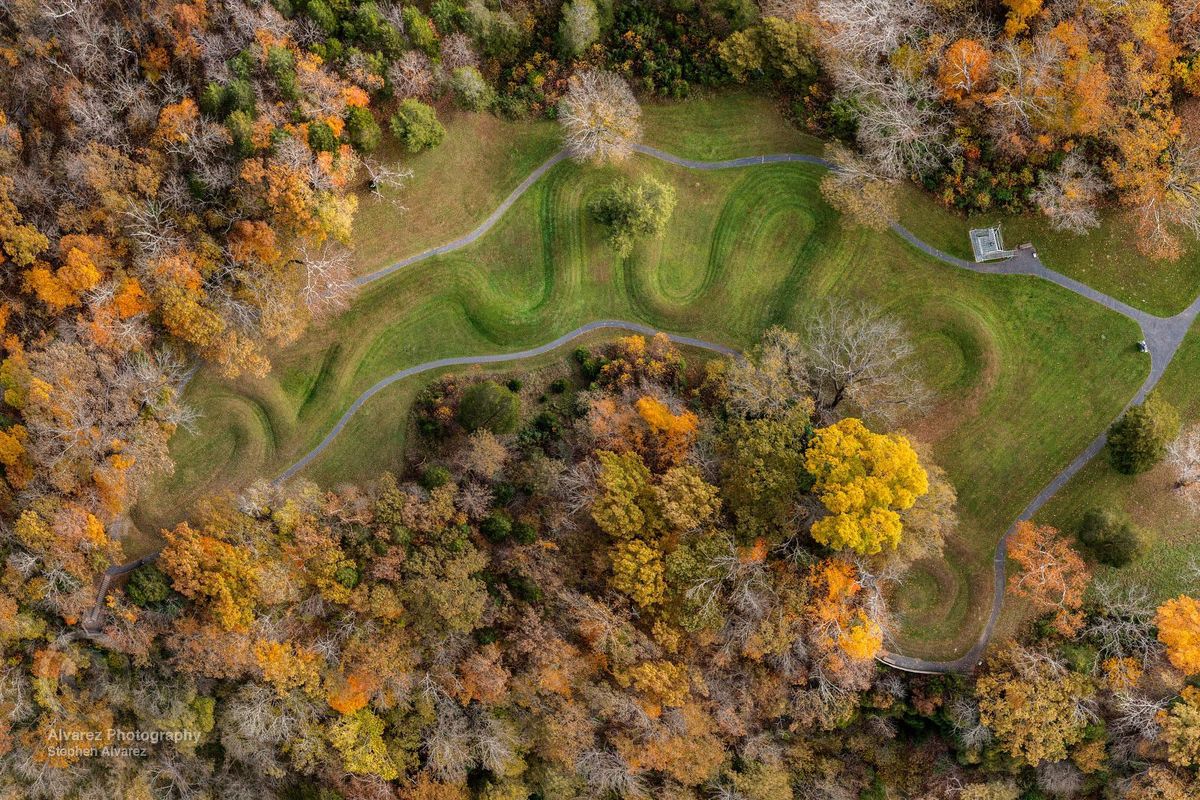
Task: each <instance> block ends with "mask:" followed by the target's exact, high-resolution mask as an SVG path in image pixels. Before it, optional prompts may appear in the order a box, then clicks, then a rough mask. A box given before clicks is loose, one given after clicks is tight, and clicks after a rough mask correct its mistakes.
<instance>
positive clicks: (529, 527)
mask: <svg viewBox="0 0 1200 800" xmlns="http://www.w3.org/2000/svg"><path fill="white" fill-rule="evenodd" d="M512 535H513V538H514V539H516V540H517V541H518V542H520V543H521V544H533V543H534V542H536V541H537V536H538V532H537V526H536V525H534V524H533V523H531V522H526V521H524V520H518V521H517V522H514V523H513V527H512Z"/></svg>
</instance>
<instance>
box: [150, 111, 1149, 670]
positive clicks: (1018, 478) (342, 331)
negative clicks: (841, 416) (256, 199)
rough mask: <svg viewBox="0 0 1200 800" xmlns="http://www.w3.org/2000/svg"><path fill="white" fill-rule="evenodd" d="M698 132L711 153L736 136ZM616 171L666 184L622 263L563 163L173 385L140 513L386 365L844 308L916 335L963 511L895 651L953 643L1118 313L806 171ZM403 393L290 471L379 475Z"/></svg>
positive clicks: (1106, 402) (1089, 402) (315, 424)
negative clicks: (166, 475)
mask: <svg viewBox="0 0 1200 800" xmlns="http://www.w3.org/2000/svg"><path fill="white" fill-rule="evenodd" d="M737 130H739V131H740V130H742V128H740V127H739V128H737ZM718 133H719V132H718ZM714 139H715V140H714V142H713V143H711V144H710V145H709V146H710V148H711V149H710V151H709V152H712V153H713V154H714V157H716V155H718V154H719V155H722V156H723V155H725V154H727V153H728V152H729V150H731V149H732V150H733V151H734V152H736V149H737V148H738V147H749V145H748V144H746V143H745V142H739V141H736V140H733V139H727V140H725V141H722V137H721V136H720V135H717V136H715V137H714ZM656 143H657V144H662V145H665V146H670V142H668V141H663V140H659V141H658V142H656ZM693 146H696V145H693ZM723 148H724V149H723ZM622 169H624V170H626V171H629V172H635V173H642V172H648V173H653V174H655V175H657V176H658V177H659V178H661V179H663V180H666V181H669V182H671V183H672V184H674V185H675V187H676V189H677V191H678V192H679V195H680V203H679V210H678V211H677V213H676V215H675V217H674V219H673V222H672V225H671V226H670V229H669V231H668V234H667V236H666V237H665V238H664V239H663V240H662V241H660V242H655V243H653V244H652V245H648V246H646V247H644V248H642V249H641V250H640V251H639V252H637V253H636V254H635V255H634V257H632V258H631V259H629V260H628V261H627V262H625V263H621V262H620V261H618V260H617V259H615V258H614V257H613V255H612V254H611V252H610V251H609V250H608V249H607V247H606V246H605V245H604V244H603V242H602V231H600V230H598V229H597V227H596V226H595V224H594V223H593V222H592V221H591V220H590V219H589V217H588V215H587V214H586V212H585V211H584V208H585V206H586V203H587V200H588V198H589V197H591V196H593V195H594V194H595V193H596V192H597V191H599V190H600V189H601V188H603V187H604V186H606V185H607V184H608V183H609V182H610V181H611V180H612V179H613V178H614V177H615V176H616V171H615V170H613V169H597V168H592V167H582V166H579V165H576V164H572V163H564V164H561V165H559V166H558V167H556V168H555V169H554V170H553V171H552V172H551V173H549V174H548V175H547V176H546V177H545V178H543V179H542V180H541V181H540V182H539V183H538V184H537V185H535V187H534V188H533V189H532V190H531V191H530V192H529V193H528V194H526V195H525V196H524V197H523V198H522V199H521V200H520V201H519V202H518V203H517V205H516V206H515V207H514V208H513V209H512V211H511V212H510V213H509V214H508V215H506V216H505V218H504V219H503V220H502V221H501V223H500V224H499V225H498V226H497V228H495V229H494V230H493V231H492V232H491V233H489V234H488V235H487V236H486V237H485V238H484V239H483V240H481V241H480V242H479V243H477V244H476V245H474V246H472V247H471V248H468V249H465V250H462V251H459V252H456V253H453V254H450V255H447V256H442V257H439V258H437V259H431V260H429V261H425V262H422V263H420V264H417V265H414V266H413V267H410V268H408V269H406V270H403V271H402V272H400V273H398V274H396V275H394V276H391V277H390V278H388V279H386V280H383V281H379V282H377V283H374V284H372V285H370V286H368V287H366V288H365V290H364V292H363V294H362V295H361V296H360V298H359V299H358V301H357V302H356V303H355V304H354V305H353V306H352V307H351V308H350V309H349V310H348V311H347V312H346V313H345V314H343V315H342V316H340V317H339V318H337V319H335V320H333V321H331V322H330V323H328V324H327V325H326V326H325V327H323V328H321V329H317V330H313V331H312V332H310V333H309V334H308V335H307V336H306V337H304V338H303V339H302V340H301V341H299V342H298V343H296V344H295V345H293V346H292V347H290V348H288V349H286V350H284V351H282V352H279V353H276V354H274V361H275V371H274V372H273V373H272V375H271V376H269V377H268V378H267V379H265V380H250V379H244V380H240V381H235V382H226V381H222V380H219V379H217V378H215V377H214V376H213V375H212V374H210V373H207V372H202V373H201V374H200V375H199V376H198V377H197V379H196V380H195V381H194V382H193V383H192V385H191V387H190V388H189V392H188V400H189V401H190V402H191V403H193V404H194V405H195V406H197V407H198V408H200V409H201V410H202V411H203V413H204V418H203V419H202V421H201V423H200V429H199V431H198V432H197V434H196V435H190V434H186V433H184V434H180V435H179V436H177V437H176V439H175V440H174V441H173V443H172V446H173V455H174V456H175V458H176V462H177V464H178V465H179V467H178V471H177V473H176V476H175V478H174V479H173V480H170V481H168V482H164V483H163V484H162V485H160V486H158V487H156V489H155V491H153V492H151V493H150V495H149V496H148V497H147V498H146V500H145V501H144V502H143V503H142V504H141V506H140V507H139V508H138V510H137V520H138V522H139V523H140V524H141V525H142V526H143V527H151V528H152V527H155V526H158V525H161V524H164V523H169V522H172V521H174V520H175V519H177V518H178V517H180V516H181V515H182V514H184V513H185V512H186V511H187V509H188V508H189V507H190V506H191V505H192V504H193V503H194V502H195V501H196V500H198V499H199V498H200V497H201V496H202V495H204V494H206V493H209V492H211V491H214V490H217V489H220V488H223V487H227V488H235V487H238V486H241V485H244V484H246V483H248V482H250V481H252V480H254V479H255V478H260V477H264V476H267V477H269V476H273V475H275V474H278V473H279V472H280V471H281V470H282V469H283V468H284V467H286V466H287V465H288V464H290V463H291V462H293V461H294V460H295V459H296V458H298V457H300V456H301V455H303V454H304V453H305V452H307V451H308V450H309V449H310V448H311V447H312V446H313V445H315V444H316V443H317V442H318V441H319V440H320V439H321V437H322V436H323V435H324V433H325V432H326V431H327V430H328V429H329V428H330V427H331V426H332V424H333V423H334V421H335V420H336V419H337V418H338V416H340V415H341V413H342V411H343V410H344V409H345V407H346V406H347V405H348V404H349V403H350V402H351V401H352V400H353V398H354V397H356V396H357V395H358V394H359V393H361V392H362V391H363V390H364V389H366V388H367V387H369V386H370V385H372V384H373V383H375V382H376V381H377V380H379V379H380V378H382V377H384V376H386V375H387V374H390V373H392V372H394V371H396V370H398V369H400V368H402V367H405V366H410V365H412V364H416V363H421V362H424V361H428V360H430V359H434V358H438V357H442V356H449V355H463V354H469V353H485V352H503V351H509V350H517V349H522V348H525V347H529V346H532V345H536V344H539V343H542V342H545V341H547V340H549V339H551V338H553V337H555V336H557V335H559V334H561V333H563V332H565V331H567V330H570V329H573V328H575V327H577V326H578V325H580V324H582V323H584V322H588V321H591V320H594V319H598V318H606V317H607V318H624V319H631V320H637V321H641V322H644V323H647V324H650V325H654V326H657V327H661V328H664V329H668V330H672V331H675V332H680V333H688V334H692V335H696V336H702V337H705V338H708V339H712V340H716V341H722V342H727V343H730V344H734V345H738V346H748V345H750V344H751V343H753V341H754V340H755V339H756V338H757V336H758V335H759V333H760V332H761V331H762V330H763V329H764V328H765V327H767V326H769V325H772V324H783V325H789V326H793V327H799V326H801V325H802V324H803V322H804V319H805V318H806V316H807V315H808V314H809V312H810V311H811V310H812V309H814V308H815V307H816V306H817V305H818V304H819V303H822V302H825V301H826V300H827V299H829V298H861V299H865V300H869V301H870V302H872V303H877V304H879V305H882V306H884V307H886V308H887V309H889V310H891V311H892V312H894V313H896V314H898V315H900V316H902V317H903V318H905V319H906V320H907V321H908V322H909V324H910V325H911V327H912V328H913V330H914V332H915V333H916V338H917V342H918V347H919V352H920V356H921V359H922V361H923V363H924V365H925V369H926V373H927V375H928V377H929V379H930V381H931V382H932V383H933V384H934V385H935V386H936V388H938V389H939V390H940V397H939V401H938V402H937V403H936V405H935V406H934V407H932V408H930V409H929V410H928V413H927V414H925V415H924V416H923V418H922V419H920V420H916V421H914V423H913V424H912V425H911V432H912V433H914V434H915V435H916V436H918V437H920V438H923V439H925V440H926V441H929V442H930V443H931V444H932V445H933V447H934V452H935V454H936V458H937V459H938V461H939V462H940V463H942V465H943V466H944V467H945V468H946V469H947V470H948V472H949V473H950V475H951V477H952V479H953V480H954V483H955V485H956V486H957V487H958V489H959V494H960V503H961V515H962V518H963V525H962V530H961V531H960V534H959V536H958V537H957V539H956V541H955V542H953V543H952V546H951V552H950V553H948V555H949V556H950V557H951V561H952V563H953V564H954V568H953V569H951V570H950V571H949V574H948V575H945V574H943V575H936V567H935V565H929V566H927V567H924V568H919V569H918V570H916V571H915V572H914V574H913V576H912V579H911V580H912V581H913V583H914V589H917V588H919V587H920V586H921V585H922V584H928V583H929V582H930V581H931V580H933V579H934V577H935V575H936V578H937V583H938V585H937V590H936V592H934V593H931V592H929V591H928V590H924V591H923V592H922V593H923V594H925V595H928V596H931V597H933V599H932V600H925V601H924V602H914V603H913V604H911V607H910V608H909V611H910V613H909V618H908V622H909V625H908V626H907V627H908V631H909V633H908V635H906V636H905V637H904V641H903V643H902V646H903V649H904V651H905V652H907V653H912V654H924V655H931V656H939V655H946V654H954V653H955V652H956V651H958V650H960V649H961V648H962V647H964V646H965V645H966V644H967V643H968V642H969V641H970V640H971V639H973V638H974V636H975V635H976V633H977V631H978V624H979V621H980V620H981V619H982V616H983V615H985V614H986V610H987V602H988V597H989V593H990V585H989V584H990V580H989V577H988V576H989V571H988V570H987V569H986V567H987V564H988V562H989V560H990V558H991V553H992V549H993V547H994V545H995V542H996V540H997V538H998V537H999V535H1000V534H1001V533H1002V532H1003V531H1004V529H1005V528H1006V527H1007V526H1008V524H1009V522H1010V521H1011V519H1012V518H1013V517H1014V516H1015V515H1016V514H1017V513H1018V511H1019V509H1020V508H1021V507H1022V506H1023V505H1024V504H1025V503H1026V502H1027V501H1028V499H1029V498H1030V497H1031V496H1032V495H1033V494H1035V493H1036V492H1037V490H1038V489H1039V488H1040V487H1041V485H1042V484H1044V483H1045V482H1046V481H1048V480H1049V479H1050V477H1051V476H1052V475H1053V474H1054V473H1055V472H1056V471H1057V470H1058V469H1060V468H1061V467H1062V466H1063V465H1064V464H1066V463H1067V462H1068V461H1069V460H1070V459H1071V458H1072V457H1073V456H1074V455H1075V453H1077V452H1078V451H1079V450H1080V449H1082V448H1083V447H1084V446H1085V444H1086V442H1087V441H1088V440H1089V439H1090V438H1091V437H1092V436H1093V435H1094V434H1095V432H1096V431H1097V430H1099V429H1100V428H1101V427H1103V425H1104V424H1105V423H1106V422H1107V421H1108V419H1110V418H1111V417H1112V416H1113V415H1114V414H1115V413H1116V412H1117V410H1118V409H1119V408H1120V407H1121V405H1122V404H1123V403H1124V402H1125V400H1126V399H1127V398H1128V397H1129V396H1130V395H1131V394H1132V393H1133V392H1134V391H1135V389H1136V387H1137V385H1138V383H1139V382H1140V380H1141V379H1142V377H1143V372H1144V369H1145V362H1144V360H1143V359H1142V358H1140V357H1139V356H1138V355H1137V354H1136V353H1135V352H1133V348H1132V347H1131V346H1127V345H1126V343H1131V342H1133V341H1134V340H1135V339H1136V338H1137V336H1136V329H1135V328H1134V326H1133V325H1132V323H1130V322H1128V321H1126V320H1125V319H1123V318H1121V317H1119V316H1117V315H1114V314H1111V313H1109V312H1106V311H1104V310H1103V309H1100V308H1098V307H1096V306H1095V305H1093V304H1091V303H1088V302H1086V301H1084V300H1082V299H1080V298H1078V297H1076V296H1074V295H1073V294H1070V293H1069V292H1066V291H1064V290H1061V289H1059V288H1058V287H1055V286H1053V285H1050V284H1047V283H1045V282H1043V281H1039V280H1035V279H1025V278H1006V277H1002V276H983V275H976V274H971V273H966V272H963V271H959V270H956V269H954V268H952V267H949V266H946V265H943V264H940V263H937V262H933V261H931V260H929V259H928V258H926V257H925V256H923V255H922V254H920V253H918V252H917V251H916V250H915V249H911V248H909V247H908V246H907V245H905V244H904V243H903V242H901V240H899V239H898V238H896V237H895V236H893V235H891V234H876V233H872V232H868V231H865V230H862V229H848V228H846V227H845V226H843V225H842V224H840V221H839V219H838V218H837V216H836V214H835V213H834V212H833V211H832V210H831V209H830V208H829V207H828V206H827V205H826V204H825V203H824V201H823V200H821V198H820V195H819V192H818V189H817V183H818V181H819V179H820V176H821V171H820V170H819V169H817V168H814V167H809V166H806V165H799V164H782V165H770V166H758V167H752V168H747V169H739V170H728V171H723V172H716V173H711V172H710V173H705V172H695V171H688V170H685V169H681V168H677V167H673V166H670V165H666V164H663V163H661V162H658V161H655V160H652V159H649V158H645V157H640V156H639V157H636V158H634V159H632V160H631V162H630V163H628V164H626V165H624V167H623V168H622ZM457 233H459V231H451V232H449V233H448V237H449V236H453V235H455V234H457ZM424 380H428V376H424ZM422 384H423V379H421V378H418V379H415V380H414V381H411V382H409V383H407V384H404V385H397V386H394V387H392V388H391V389H389V390H387V391H385V392H383V393H381V394H380V395H378V396H377V397H376V398H374V399H373V400H372V401H371V402H370V403H369V404H368V405H367V406H366V407H365V408H364V409H363V411H362V412H361V413H360V415H359V416H357V417H356V418H355V419H354V421H352V423H351V424H350V426H349V427H348V428H347V429H346V430H345V431H344V432H343V434H342V435H341V436H340V437H339V438H338V439H337V440H336V441H335V442H334V444H333V445H332V446H331V447H330V449H329V450H328V451H326V452H325V453H324V454H323V455H322V456H321V457H320V458H319V459H318V460H317V461H316V462H314V464H313V465H312V466H311V467H310V469H309V470H308V471H307V474H308V475H309V476H310V477H313V478H315V479H317V480H320V481H323V482H327V483H336V482H338V481H343V480H359V479H366V478H369V477H372V476H374V475H375V474H377V473H378V472H379V471H380V470H382V469H386V468H389V467H395V466H396V465H397V464H398V463H400V461H401V457H402V448H403V441H404V436H405V430H406V425H407V412H408V405H409V402H410V401H411V398H412V396H413V393H414V392H416V391H417V390H418V389H419V386H420V385H422Z"/></svg>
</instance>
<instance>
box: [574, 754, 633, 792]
mask: <svg viewBox="0 0 1200 800" xmlns="http://www.w3.org/2000/svg"><path fill="white" fill-rule="evenodd" d="M575 769H576V770H578V771H579V774H580V776H581V777H582V778H583V779H584V780H585V781H586V782H587V784H588V786H589V787H590V789H591V796H592V797H595V798H602V797H622V798H627V800H633V799H634V798H639V797H645V796H646V786H645V783H643V781H642V779H641V777H640V776H638V775H635V774H634V773H633V771H632V770H631V769H630V767H629V764H627V763H625V759H623V758H621V756H620V755H618V754H617V753H615V752H613V751H611V750H589V751H587V752H586V753H584V754H583V755H581V756H579V758H578V760H577V761H576V762H575Z"/></svg>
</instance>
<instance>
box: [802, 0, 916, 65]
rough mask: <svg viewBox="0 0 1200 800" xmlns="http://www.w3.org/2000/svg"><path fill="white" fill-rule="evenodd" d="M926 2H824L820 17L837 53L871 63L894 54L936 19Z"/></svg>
mask: <svg viewBox="0 0 1200 800" xmlns="http://www.w3.org/2000/svg"><path fill="white" fill-rule="evenodd" d="M931 11H932V10H931V8H930V6H929V5H928V4H927V3H925V2H924V0H820V2H818V3H817V16H818V18H819V19H820V20H821V21H822V22H823V23H825V24H826V25H827V26H828V27H829V29H830V30H831V31H832V33H831V35H830V37H829V40H828V45H829V49H830V50H831V51H832V52H834V53H837V54H844V55H849V56H852V57H855V58H861V59H864V60H871V59H875V58H878V57H879V56H884V55H888V54H890V53H891V52H892V51H894V50H895V49H896V48H897V47H898V46H899V45H900V44H901V43H902V42H903V41H904V40H905V38H906V37H907V36H908V35H909V34H910V33H911V32H915V31H918V30H921V29H923V28H925V27H926V25H927V23H928V21H929V18H930V17H931V16H932V13H931Z"/></svg>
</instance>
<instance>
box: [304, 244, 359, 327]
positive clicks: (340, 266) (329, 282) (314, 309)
mask: <svg viewBox="0 0 1200 800" xmlns="http://www.w3.org/2000/svg"><path fill="white" fill-rule="evenodd" d="M297 260H298V261H299V262H300V263H301V265H303V267H304V285H303V287H302V289H301V290H300V297H301V299H302V300H303V301H304V305H305V306H306V307H307V308H308V310H309V313H311V314H312V315H313V316H314V317H321V316H325V315H327V314H331V313H333V312H334V311H337V310H339V309H342V308H345V307H346V305H348V304H349V302H350V297H351V296H352V295H353V294H354V289H355V284H354V281H353V279H352V268H351V265H350V251H349V250H347V249H346V248H345V247H341V246H339V245H330V244H326V245H324V246H322V247H321V248H319V249H317V250H310V249H309V248H308V247H307V246H305V247H304V248H302V249H301V251H300V256H299V258H298V259H297Z"/></svg>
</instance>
